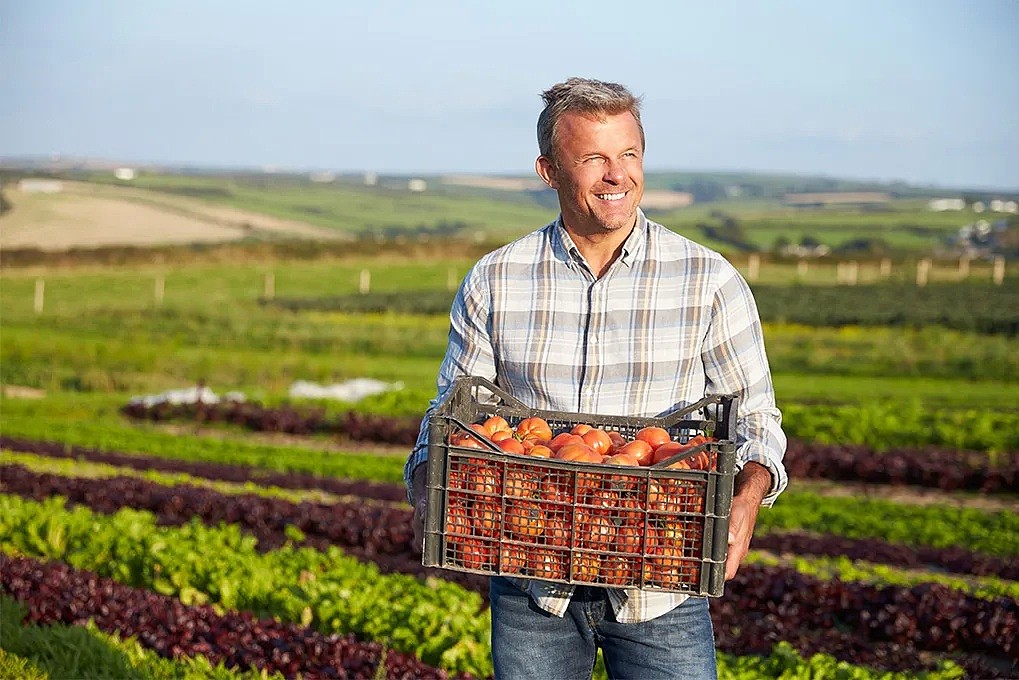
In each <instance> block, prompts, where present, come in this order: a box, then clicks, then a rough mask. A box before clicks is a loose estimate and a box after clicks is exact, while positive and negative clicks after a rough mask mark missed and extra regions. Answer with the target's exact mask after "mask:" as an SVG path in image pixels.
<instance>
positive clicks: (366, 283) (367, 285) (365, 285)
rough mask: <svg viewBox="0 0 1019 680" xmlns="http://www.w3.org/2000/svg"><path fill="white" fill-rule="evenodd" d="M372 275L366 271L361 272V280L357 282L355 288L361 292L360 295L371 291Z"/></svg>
mask: <svg viewBox="0 0 1019 680" xmlns="http://www.w3.org/2000/svg"><path fill="white" fill-rule="evenodd" d="M371 285H372V275H371V272H370V271H368V270H367V269H362V270H361V278H360V280H359V281H358V284H357V288H358V290H359V291H361V295H365V294H367V293H368V291H369V290H370V289H371Z"/></svg>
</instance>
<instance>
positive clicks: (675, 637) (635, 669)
mask: <svg viewBox="0 0 1019 680" xmlns="http://www.w3.org/2000/svg"><path fill="white" fill-rule="evenodd" d="M489 592H490V598H491V610H492V662H493V664H494V666H495V677H496V678H497V679H498V680H517V679H520V680H534V679H535V678H554V679H555V680H574V679H576V680H590V678H591V672H592V670H593V669H594V663H595V657H596V653H597V649H598V648H599V647H601V650H602V656H603V657H604V659H605V667H606V669H607V670H608V674H609V677H610V678H619V679H623V678H628V679H629V678H632V679H634V680H637V679H639V680H652V679H655V678H662V679H663V680H664V679H669V680H673V679H677V678H683V679H686V678H691V679H695V680H716V678H717V677H718V671H717V669H716V667H715V638H714V633H713V632H712V630H711V618H710V617H709V616H708V601H707V599H706V598H701V597H691V598H689V599H687V600H686V602H684V603H683V604H681V605H680V606H678V607H676V608H675V609H673V610H672V611H670V612H669V613H667V614H664V615H662V616H660V617H658V618H656V619H652V620H651V621H644V622H642V623H618V622H617V621H616V620H615V616H614V615H613V613H612V605H611V604H610V603H609V600H608V596H607V595H606V594H605V590H604V589H602V588H594V587H588V586H578V587H577V589H576V592H575V593H574V596H573V599H572V600H571V602H570V605H569V607H568V608H567V610H566V614H565V615H564V616H563V617H562V618H560V617H557V616H553V615H551V614H549V613H548V612H545V611H543V610H541V609H539V608H538V606H537V605H536V604H535V603H534V602H533V601H532V600H531V598H530V596H529V595H527V593H525V592H523V591H521V590H520V589H519V588H517V587H516V586H514V585H513V584H512V583H510V582H509V581H507V580H506V579H504V578H501V577H499V576H493V577H492V579H491V583H490V586H489Z"/></svg>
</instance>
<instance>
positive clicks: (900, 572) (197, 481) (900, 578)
mask: <svg viewBox="0 0 1019 680" xmlns="http://www.w3.org/2000/svg"><path fill="white" fill-rule="evenodd" d="M0 463H3V464H18V465H23V466H25V467H26V468H28V469H30V470H33V471H35V472H39V473H49V474H58V475H63V476H68V477H87V478H91V479H103V478H110V477H116V476H126V477H133V478H137V479H144V480H147V481H151V482H154V483H157V484H161V485H164V486H174V485H177V484H189V485H192V486H199V487H203V488H208V489H211V490H214V491H217V492H219V493H224V494H257V495H261V496H264V497H267V498H281V499H284V500H288V501H291V502H295V503H300V502H326V503H328V502H334V501H335V500H338V499H336V497H334V496H332V495H330V494H327V493H324V492H320V491H315V490H296V489H283V488H280V487H274V486H260V485H257V484H254V483H252V482H246V483H243V484H241V483H235V482H217V481H211V480H208V479H203V478H201V477H195V476H193V475H188V474H184V473H166V472H156V471H139V470H134V469H130V468H123V467H118V466H114V465H106V464H100V463H85V462H81V461H76V460H70V459H53V458H47V457H43V456H35V455H31V454H22V453H16V452H10V451H0ZM791 495H792V497H793V503H794V504H795V505H796V507H795V508H794V510H793V512H797V511H799V510H801V509H802V508H803V506H804V503H803V502H802V500H801V499H799V498H797V497H796V496H798V495H799V494H792V493H791ZM357 502H364V499H357ZM854 502H855V499H854ZM885 507H886V506H882V507H881V508H879V511H883V510H884V509H885ZM770 512H771V510H766V511H764V515H762V517H765V518H766V517H767V515H768V513H770ZM941 519H942V518H940V517H932V513H930V512H927V513H923V512H921V513H920V518H919V519H918V523H925V522H927V521H931V522H934V521H939V520H941ZM766 524H767V520H765V521H763V522H762V525H766ZM813 528H814V527H813V526H812V525H810V524H809V523H808V524H807V530H811V529H813ZM910 528H913V527H910ZM766 530H767V529H763V530H761V531H766ZM771 530H772V531H781V529H774V528H772V529H771ZM886 533H887V532H886ZM748 561H749V562H750V563H757V564H779V563H782V564H788V565H789V566H792V567H793V568H795V569H796V570H797V571H799V572H801V573H804V574H807V575H810V576H816V577H818V578H821V579H824V580H830V579H832V578H838V579H840V580H842V581H860V582H866V583H876V584H884V585H898V586H905V587H909V586H913V585H917V584H919V583H940V584H943V585H946V586H949V587H951V588H954V589H956V590H959V591H962V592H965V593H968V594H970V595H973V596H974V597H981V598H984V599H994V598H996V597H1002V596H1004V597H1011V598H1015V599H1017V600H1019V583H1017V582H1015V581H1008V580H1004V579H1000V578H997V577H991V576H984V577H976V576H969V577H964V576H957V575H951V574H944V573H936V572H930V571H919V572H918V571H914V570H909V569H901V568H896V567H893V566H889V565H882V564H870V563H866V562H861V561H855V560H850V559H848V558H846V557H818V556H797V557H794V558H791V560H790V558H787V557H783V558H778V557H775V556H771V555H767V554H762V553H758V552H756V551H751V553H750V555H749V556H748Z"/></svg>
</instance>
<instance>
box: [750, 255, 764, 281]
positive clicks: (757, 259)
mask: <svg viewBox="0 0 1019 680" xmlns="http://www.w3.org/2000/svg"><path fill="white" fill-rule="evenodd" d="M760 273H761V256H760V255H758V254H757V253H750V257H749V258H748V259H747V279H749V280H750V281H756V280H757V277H758V276H759V275H760Z"/></svg>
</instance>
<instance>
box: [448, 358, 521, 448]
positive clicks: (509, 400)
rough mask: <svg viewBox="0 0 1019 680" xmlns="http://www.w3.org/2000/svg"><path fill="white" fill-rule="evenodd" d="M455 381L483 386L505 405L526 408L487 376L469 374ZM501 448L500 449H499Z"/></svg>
mask: <svg viewBox="0 0 1019 680" xmlns="http://www.w3.org/2000/svg"><path fill="white" fill-rule="evenodd" d="M456 381H457V382H460V381H463V382H465V383H467V384H469V385H471V386H473V387H475V388H478V387H483V388H485V389H486V390H488V391H489V392H491V393H492V394H494V395H495V396H497V397H499V399H501V400H502V401H503V402H505V405H507V406H513V407H516V408H528V406H527V404H525V403H524V402H522V401H520V400H519V399H517V398H516V397H514V396H513V395H512V394H510V393H509V392H507V391H506V390H504V389H502V388H501V387H499V386H498V385H496V384H495V383H494V382H492V381H491V380H489V379H488V378H482V377H481V376H477V375H470V376H462V377H460V378H457V379H456ZM501 450H502V449H500V451H501Z"/></svg>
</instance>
